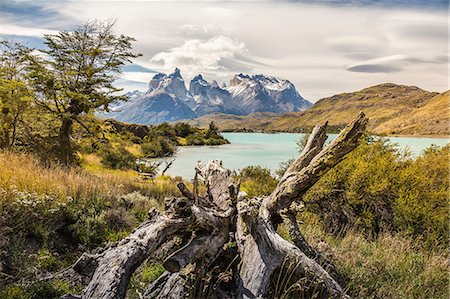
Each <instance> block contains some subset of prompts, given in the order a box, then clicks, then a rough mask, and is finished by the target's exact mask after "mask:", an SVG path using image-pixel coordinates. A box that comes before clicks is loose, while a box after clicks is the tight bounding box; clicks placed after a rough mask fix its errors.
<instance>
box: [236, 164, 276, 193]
mask: <svg viewBox="0 0 450 299" xmlns="http://www.w3.org/2000/svg"><path fill="white" fill-rule="evenodd" d="M235 177H236V179H238V180H240V181H241V190H242V191H245V192H246V193H247V195H248V197H252V196H261V195H268V194H270V193H271V192H272V191H273V189H274V188H275V187H276V185H277V183H278V181H277V180H276V179H275V178H274V177H272V175H271V174H270V170H269V169H267V168H263V167H261V166H247V167H245V168H243V169H241V170H240V171H239V172H238V173H236V174H235Z"/></svg>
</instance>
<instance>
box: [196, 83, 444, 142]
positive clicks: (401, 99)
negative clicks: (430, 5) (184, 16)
mask: <svg viewBox="0 0 450 299" xmlns="http://www.w3.org/2000/svg"><path fill="white" fill-rule="evenodd" d="M449 96H450V94H449V91H447V92H444V93H437V92H429V91H426V90H423V89H420V88H418V87H416V86H407V85H398V84H393V83H383V84H379V85H375V86H371V87H367V88H364V89H361V90H359V91H355V92H349V93H341V94H337V95H333V96H331V97H326V98H323V99H320V100H318V101H317V102H316V103H315V104H314V105H313V106H312V107H311V108H309V109H308V110H305V111H301V112H290V113H285V114H282V115H270V114H251V115H248V116H243V117H240V118H239V119H236V118H235V119H232V118H231V117H229V116H226V115H218V114H215V115H213V116H210V117H208V116H203V117H200V118H198V119H195V120H192V121H191V122H190V123H191V124H193V125H197V126H203V125H204V123H205V122H206V121H207V120H214V121H215V122H216V124H217V125H218V126H219V128H220V129H222V130H225V131H264V132H309V131H310V130H311V129H312V127H314V126H315V125H319V124H323V123H324V122H325V121H327V120H328V121H329V127H330V131H339V130H340V129H341V128H342V127H343V126H345V124H346V123H347V122H348V121H350V120H351V119H352V117H354V115H357V114H358V113H359V111H361V110H363V111H364V112H365V113H366V114H367V115H368V117H369V126H368V129H369V131H371V132H373V133H375V134H390V135H396V134H397V135H401V134H403V135H440V136H443V135H446V136H448V135H450V132H449V128H448V115H449V114H448V112H449V109H448V99H449ZM433 99H434V101H432V100H433ZM433 103H434V104H433ZM438 107H439V108H438ZM424 115H426V117H425V116H424ZM425 119H427V120H428V122H427V125H426V126H425V125H421V123H423V121H424V120H425ZM433 121H434V123H433Z"/></svg>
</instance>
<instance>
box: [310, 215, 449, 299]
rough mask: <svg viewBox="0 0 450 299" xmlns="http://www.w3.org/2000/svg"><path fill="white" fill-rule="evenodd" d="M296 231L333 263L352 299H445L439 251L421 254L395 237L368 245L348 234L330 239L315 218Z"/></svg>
mask: <svg viewBox="0 0 450 299" xmlns="http://www.w3.org/2000/svg"><path fill="white" fill-rule="evenodd" d="M304 220H305V219H304ZM302 231H303V233H304V234H305V237H306V238H307V239H308V240H309V242H310V243H311V244H312V245H313V246H315V247H318V248H320V249H321V250H322V252H323V253H324V254H325V255H327V256H328V257H330V258H331V259H332V260H333V261H334V262H335V264H336V265H337V267H338V269H339V271H340V272H341V274H343V275H344V276H345V278H346V279H347V281H348V282H347V286H346V288H347V292H348V293H349V294H350V295H351V296H352V297H354V298H448V297H447V294H448V293H447V291H448V287H449V281H448V270H449V263H448V261H447V253H446V252H445V250H443V249H438V248H434V249H433V248H432V249H429V248H427V249H426V248H424V247H423V246H422V245H421V244H420V242H419V241H414V240H413V239H412V238H410V237H405V236H402V235H400V234H389V233H383V234H381V235H380V236H379V237H378V238H377V239H375V240H368V239H366V238H364V237H363V236H361V234H359V233H357V232H352V231H350V232H348V233H347V234H346V235H345V237H343V238H336V237H332V236H331V235H328V234H326V233H325V232H324V231H323V230H322V229H321V228H320V224H319V223H318V222H317V220H316V218H315V217H311V218H309V217H308V219H306V220H305V224H304V225H303V226H302Z"/></svg>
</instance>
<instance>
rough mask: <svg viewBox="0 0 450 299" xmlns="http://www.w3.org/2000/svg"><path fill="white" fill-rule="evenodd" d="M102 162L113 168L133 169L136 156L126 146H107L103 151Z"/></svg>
mask: <svg viewBox="0 0 450 299" xmlns="http://www.w3.org/2000/svg"><path fill="white" fill-rule="evenodd" d="M101 157H102V164H103V165H105V166H106V167H108V168H112V169H132V168H134V166H135V164H136V157H135V156H134V155H133V154H131V153H130V152H129V151H127V150H126V149H125V148H124V147H119V148H112V147H105V148H103V149H102V151H101Z"/></svg>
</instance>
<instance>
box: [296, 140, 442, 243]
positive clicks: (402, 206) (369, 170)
mask: <svg viewBox="0 0 450 299" xmlns="http://www.w3.org/2000/svg"><path fill="white" fill-rule="evenodd" d="M448 156H449V146H446V147H443V148H441V149H437V148H431V149H428V150H427V151H425V152H424V153H423V154H422V155H421V156H420V157H418V158H416V159H411V158H410V157H408V156H402V155H400V154H399V152H398V151H397V150H396V149H395V148H394V147H393V145H392V144H391V143H389V142H388V141H387V140H386V139H369V140H365V141H364V142H363V143H362V144H361V145H360V146H359V147H358V148H357V149H355V150H354V151H353V152H351V153H350V154H349V155H347V157H346V159H344V160H343V161H342V162H341V163H339V164H338V165H337V166H336V167H334V168H333V169H332V170H330V171H329V172H328V173H327V174H326V175H325V176H323V177H322V178H321V179H320V180H319V181H318V182H317V183H316V184H315V185H314V186H313V188H311V189H310V190H309V192H308V193H307V194H306V195H305V196H304V200H305V201H306V202H309V203H310V204H307V207H308V210H309V211H312V212H315V213H317V214H318V215H320V217H321V218H322V220H323V225H324V227H325V229H326V230H327V231H329V232H332V233H335V234H337V233H342V232H345V231H346V230H347V229H348V228H353V229H356V230H359V231H362V232H364V233H365V234H366V236H376V235H378V234H379V233H380V232H381V231H386V230H389V231H402V232H403V233H407V234H410V235H412V236H414V237H417V238H421V239H423V240H424V241H426V242H427V243H429V244H434V243H438V244H445V242H446V240H447V232H448V227H447V206H448V190H449V180H448V178H449V174H448ZM431 165H432V167H431Z"/></svg>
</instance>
